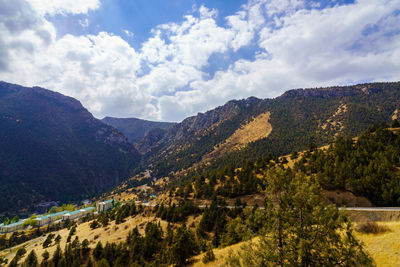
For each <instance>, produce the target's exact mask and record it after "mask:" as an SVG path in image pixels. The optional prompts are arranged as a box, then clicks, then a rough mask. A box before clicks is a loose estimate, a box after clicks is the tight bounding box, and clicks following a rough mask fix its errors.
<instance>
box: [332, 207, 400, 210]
mask: <svg viewBox="0 0 400 267" xmlns="http://www.w3.org/2000/svg"><path fill="white" fill-rule="evenodd" d="M339 209H344V210H356V211H400V207H344V208H339Z"/></svg>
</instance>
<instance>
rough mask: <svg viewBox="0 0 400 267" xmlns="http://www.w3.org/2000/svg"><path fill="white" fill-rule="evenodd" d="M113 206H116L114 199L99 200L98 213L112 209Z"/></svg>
mask: <svg viewBox="0 0 400 267" xmlns="http://www.w3.org/2000/svg"><path fill="white" fill-rule="evenodd" d="M113 207H114V199H110V200H107V201H103V202H97V204H96V210H97V212H98V213H101V212H105V211H107V210H109V209H112V208H113Z"/></svg>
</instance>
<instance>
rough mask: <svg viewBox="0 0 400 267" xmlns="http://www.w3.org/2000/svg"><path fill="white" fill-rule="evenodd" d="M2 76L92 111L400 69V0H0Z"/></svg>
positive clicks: (174, 103)
mask: <svg viewBox="0 0 400 267" xmlns="http://www.w3.org/2000/svg"><path fill="white" fill-rule="evenodd" d="M0 80H4V81H7V82H13V83H18V84H22V85H25V86H42V87H45V88H48V89H51V90H54V91H58V92H61V93H63V94H66V95H69V96H73V97H75V98H77V99H79V100H80V101H81V102H82V104H83V105H84V106H85V107H87V108H88V109H89V111H91V112H92V113H93V114H94V115H95V116H96V117H98V118H102V117H103V116H115V117H138V118H144V119H151V120H164V121H180V120H182V119H183V118H185V117H187V116H190V115H194V114H196V113H197V112H203V111H206V110H208V109H211V108H214V107H216V106H218V105H222V104H224V103H225V102H226V101H228V100H230V99H241V98H247V97H249V96H257V97H260V98H271V97H276V96H278V95H280V94H281V93H283V92H284V91H286V90H288V89H292V88H305V87H316V86H330V85H346V84H354V83H359V82H370V81H398V80H400V0H390V1H389V0H388V1H386V0H359V1H341V0H336V1H333V0H332V1H328V0H322V1H305V0H304V1H303V0H249V1H239V0H203V1H202V0H79V1H73V0H12V1H11V0H0Z"/></svg>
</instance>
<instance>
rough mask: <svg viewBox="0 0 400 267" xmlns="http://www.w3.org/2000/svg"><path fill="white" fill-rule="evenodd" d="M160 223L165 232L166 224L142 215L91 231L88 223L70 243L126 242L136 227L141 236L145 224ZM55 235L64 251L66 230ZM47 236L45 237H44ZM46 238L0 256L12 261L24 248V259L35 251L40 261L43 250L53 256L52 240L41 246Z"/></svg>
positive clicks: (92, 245)
mask: <svg viewBox="0 0 400 267" xmlns="http://www.w3.org/2000/svg"><path fill="white" fill-rule="evenodd" d="M150 221H153V222H160V224H161V227H162V228H163V230H166V228H167V223H166V222H165V221H162V220H160V219H158V218H155V217H154V216H150V217H145V216H142V215H137V216H135V217H134V218H132V217H129V218H127V219H126V221H125V222H124V223H121V224H118V225H116V224H115V221H112V222H110V223H109V225H108V226H106V227H99V228H96V229H93V230H92V229H91V228H90V226H89V225H90V222H86V223H82V224H78V226H77V228H76V233H75V235H74V236H73V237H72V238H71V242H72V241H73V240H74V239H75V237H76V236H78V238H79V241H80V242H82V241H83V240H84V239H88V240H89V242H90V245H89V247H91V248H94V247H95V246H96V244H97V242H98V241H101V243H102V244H103V245H104V244H105V243H106V242H109V243H111V242H121V241H125V240H126V236H127V235H128V233H129V231H130V230H132V229H134V228H135V227H136V226H137V227H138V229H139V232H140V233H141V234H144V228H145V226H146V224H147V222H150ZM54 233H55V235H56V236H57V235H58V234H59V235H60V236H61V242H60V246H61V248H62V249H64V247H65V245H66V243H67V242H66V241H67V237H68V234H69V230H68V229H62V230H60V231H58V232H54ZM46 236H47V235H46ZM46 236H44V237H39V238H36V239H34V240H30V241H27V242H25V243H23V244H20V245H18V246H16V247H14V248H13V252H12V253H9V251H8V250H6V251H2V252H0V256H6V258H7V259H9V261H11V260H12V258H13V257H14V256H15V252H16V251H17V250H18V249H19V248H21V247H25V249H26V251H27V253H26V254H25V257H26V256H27V255H28V254H29V253H30V252H31V250H35V253H36V255H37V256H38V259H39V261H41V260H42V254H43V252H44V251H45V250H47V251H48V252H49V253H50V255H53V253H54V251H55V250H56V248H57V246H56V245H55V243H54V240H53V242H52V244H51V245H50V247H48V248H46V249H44V248H43V246H42V244H43V242H44V241H45V239H46ZM23 260H24V258H23V259H22V260H20V263H21V262H23Z"/></svg>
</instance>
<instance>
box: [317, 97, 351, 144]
mask: <svg viewBox="0 0 400 267" xmlns="http://www.w3.org/2000/svg"><path fill="white" fill-rule="evenodd" d="M347 110H348V108H347V105H346V104H341V105H340V106H339V107H338V108H337V110H336V112H335V113H334V114H332V116H331V117H330V118H328V120H327V121H326V122H325V123H323V124H321V125H320V126H319V128H320V129H321V130H322V131H329V130H330V129H333V130H334V131H335V137H336V136H338V135H339V133H340V132H342V131H343V129H344V125H343V122H342V121H341V120H342V117H343V115H344V114H345V113H346V112H347Z"/></svg>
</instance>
